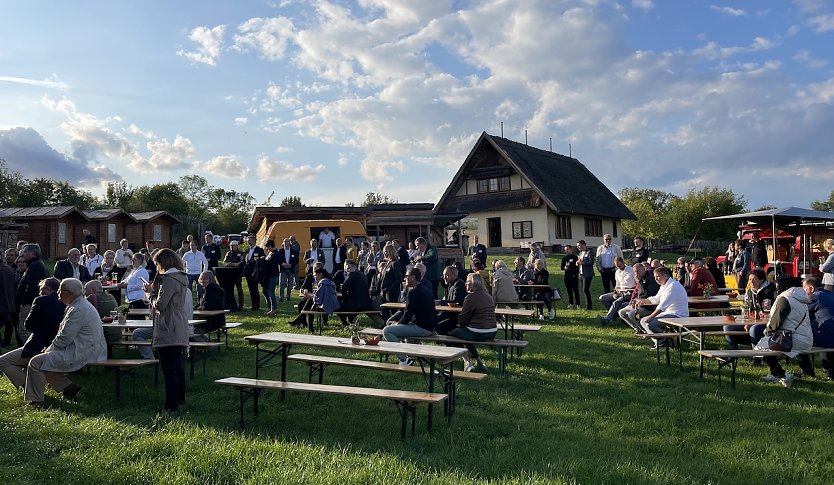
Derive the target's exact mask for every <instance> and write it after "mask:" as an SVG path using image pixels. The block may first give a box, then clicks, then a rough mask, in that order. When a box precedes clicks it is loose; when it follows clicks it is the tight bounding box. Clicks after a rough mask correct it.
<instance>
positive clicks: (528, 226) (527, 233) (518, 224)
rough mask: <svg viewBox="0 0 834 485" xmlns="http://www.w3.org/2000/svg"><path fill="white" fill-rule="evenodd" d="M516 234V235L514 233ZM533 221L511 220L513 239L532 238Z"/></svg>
mask: <svg viewBox="0 0 834 485" xmlns="http://www.w3.org/2000/svg"><path fill="white" fill-rule="evenodd" d="M516 234H518V235H516ZM532 238H533V221H515V222H513V239H532Z"/></svg>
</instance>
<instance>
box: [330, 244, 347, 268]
mask: <svg viewBox="0 0 834 485" xmlns="http://www.w3.org/2000/svg"><path fill="white" fill-rule="evenodd" d="M346 260H347V248H346V247H345V245H344V243H342V238H340V237H337V238H336V247H335V248H333V273H336V272H337V271H339V270H340V269H342V266H344V264H345V261H346Z"/></svg>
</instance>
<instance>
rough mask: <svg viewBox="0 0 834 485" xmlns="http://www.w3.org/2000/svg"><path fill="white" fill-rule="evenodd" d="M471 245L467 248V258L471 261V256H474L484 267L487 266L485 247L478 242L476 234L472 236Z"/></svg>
mask: <svg viewBox="0 0 834 485" xmlns="http://www.w3.org/2000/svg"><path fill="white" fill-rule="evenodd" d="M472 241H473V244H472V247H471V248H469V257H470V258H469V260H470V261H472V258H476V259H477V260H478V261H480V262H481V264H483V265H484V268H488V266H487V261H486V259H487V248H486V246H484V245H483V244H480V243H478V235H477V234H475V236H473V237H472Z"/></svg>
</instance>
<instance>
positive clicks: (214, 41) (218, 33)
mask: <svg viewBox="0 0 834 485" xmlns="http://www.w3.org/2000/svg"><path fill="white" fill-rule="evenodd" d="M225 32H226V26H225V25H218V26H216V27H213V28H208V27H204V26H201V27H195V28H194V29H192V30H191V32H190V33H189V34H188V38H189V40H192V41H194V42H196V43H197V44H198V47H197V50H194V51H185V50H178V51H177V55H179V56H182V57H185V58H186V59H188V60H191V61H193V62H200V63H202V64H208V65H210V66H214V65H217V58H218V57H220V49H221V48H222V47H223V34H224V33H225Z"/></svg>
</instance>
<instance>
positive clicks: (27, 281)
mask: <svg viewBox="0 0 834 485" xmlns="http://www.w3.org/2000/svg"><path fill="white" fill-rule="evenodd" d="M76 251H77V250H76ZM20 257H21V258H23V260H24V261H26V272H25V273H23V276H22V277H21V278H20V282H18V284H17V293H16V295H15V297H16V301H17V303H18V304H19V305H20V314H19V316H18V324H17V336H18V338H19V339H21V341H25V340H26V339H27V338H29V331H28V330H26V328H25V326H24V322H25V321H26V317H28V316H29V310H31V309H32V302H33V301H34V300H35V298H36V297H37V296H38V294H40V286H39V285H40V282H41V280H43V279H45V278H46V277H47V274H46V267H45V266H44V265H43V261H41V247H40V246H39V245H37V244H28V243H27V244H25V245H24V246H23V250H21V251H20Z"/></svg>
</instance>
